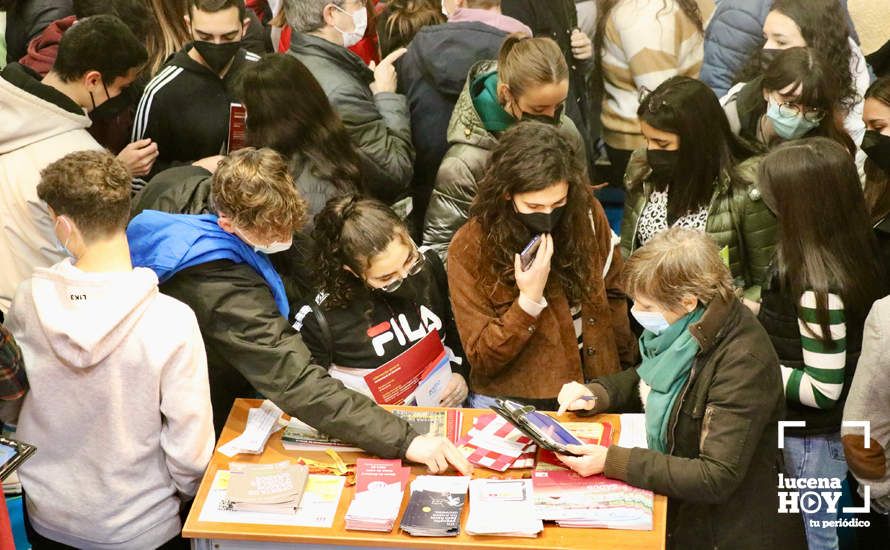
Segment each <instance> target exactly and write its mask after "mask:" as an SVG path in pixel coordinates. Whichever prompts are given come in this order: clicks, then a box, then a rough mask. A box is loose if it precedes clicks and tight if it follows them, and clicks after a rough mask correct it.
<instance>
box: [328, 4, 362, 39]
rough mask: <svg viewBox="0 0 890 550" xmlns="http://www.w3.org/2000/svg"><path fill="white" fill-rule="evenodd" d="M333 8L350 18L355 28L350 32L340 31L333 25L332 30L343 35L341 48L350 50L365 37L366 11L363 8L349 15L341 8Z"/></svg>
mask: <svg viewBox="0 0 890 550" xmlns="http://www.w3.org/2000/svg"><path fill="white" fill-rule="evenodd" d="M334 7H335V8H337V9H338V10H340V11H342V12H343V13H345V14H346V15H348V16H350V17H352V24H353V25H354V26H355V30H354V31H352V32H345V31H342V30H340V28H339V27H337V26H336V25H334V28H335V29H337V30H338V31H340V34H342V35H343V46H345V47H347V48H351V47H353V46H355V45H356V44H358V43H359V42H360V41H361V39H362V38H363V37H364V36H365V31H366V30H368V10H367V9H365V7H364V6H363V7H362V8H360V9H359V10H357V11H355V12H353V13H349V12H348V11H346V10H344V9H343V8H340V7H337V6H334Z"/></svg>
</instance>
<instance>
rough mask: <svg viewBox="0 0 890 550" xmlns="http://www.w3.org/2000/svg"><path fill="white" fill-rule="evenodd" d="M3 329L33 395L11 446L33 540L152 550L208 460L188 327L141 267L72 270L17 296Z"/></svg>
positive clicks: (50, 274) (42, 275)
mask: <svg viewBox="0 0 890 550" xmlns="http://www.w3.org/2000/svg"><path fill="white" fill-rule="evenodd" d="M9 327H10V329H11V331H12V332H13V334H14V335H15V337H16V339H17V340H18V342H19V345H20V347H21V349H22V354H23V357H24V360H25V365H26V372H27V375H28V381H29V382H30V387H31V389H30V391H29V393H28V394H27V395H26V396H25V398H24V402H23V404H22V410H21V413H20V415H19V425H18V431H17V435H18V437H19V438H21V439H22V440H23V441H27V442H29V443H32V444H34V445H36V446H37V452H36V453H35V455H34V456H33V457H32V458H31V459H30V460H29V461H27V462H26V463H25V464H23V465H22V466H21V468H20V469H19V476H20V478H21V481H22V487H23V489H24V491H25V493H26V495H27V503H26V504H27V506H28V514H29V516H30V520H31V522H32V523H33V524H34V528H35V529H36V530H37V532H38V533H40V534H41V535H43V536H45V537H48V538H51V539H53V540H56V541H59V542H62V543H64V544H68V545H71V546H74V547H77V548H100V549H112V548H114V549H117V548H121V549H124V548H126V549H133V548H155V547H157V546H158V545H160V544H163V543H164V542H165V541H167V540H169V539H170V538H172V537H174V536H176V535H177V534H178V533H179V531H180V530H181V525H180V520H179V515H178V514H179V506H180V495H187V496H191V495H194V494H195V492H196V485H197V483H198V481H199V479H200V477H201V475H202V474H203V472H204V469H205V468H206V467H207V463H208V462H209V460H210V456H211V454H212V452H213V443H214V434H213V418H212V412H211V408H210V390H209V386H208V380H207V359H206V356H205V353H204V344H203V342H202V340H201V334H200V332H199V331H198V324H197V321H196V320H195V315H194V313H193V312H192V310H191V309H189V308H188V306H186V305H185V304H183V303H181V302H179V301H177V300H174V299H173V298H170V297H168V296H164V295H163V294H160V293H159V292H158V280H157V277H156V276H155V274H154V273H153V272H152V271H150V270H148V269H143V268H136V269H135V270H133V271H132V272H122V273H86V272H83V271H80V270H79V269H77V268H76V267H74V266H73V265H72V263H71V260H70V259H67V260H64V261H62V262H60V263H58V264H56V265H54V266H53V267H51V268H47V269H37V270H36V271H35V272H34V275H33V276H32V277H31V279H28V280H26V281H25V282H23V283H22V285H21V286H20V287H19V288H18V291H17V292H16V295H15V299H14V300H13V304H12V308H11V310H10V313H9Z"/></svg>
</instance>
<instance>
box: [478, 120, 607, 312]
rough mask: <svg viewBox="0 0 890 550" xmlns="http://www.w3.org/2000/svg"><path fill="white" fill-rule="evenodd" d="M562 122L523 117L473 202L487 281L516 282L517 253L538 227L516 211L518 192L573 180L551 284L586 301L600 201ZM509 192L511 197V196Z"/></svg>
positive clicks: (496, 155) (499, 151) (557, 239)
mask: <svg viewBox="0 0 890 550" xmlns="http://www.w3.org/2000/svg"><path fill="white" fill-rule="evenodd" d="M581 158H582V157H581V156H580V155H578V154H577V151H576V150H575V147H573V146H572V144H571V142H569V141H568V140H567V139H566V138H565V137H563V136H562V134H561V133H560V131H559V129H557V128H556V127H554V126H552V125H549V124H543V123H541V122H519V123H518V124H516V125H515V126H513V127H512V128H510V129H509V130H507V131H506V132H504V134H503V135H502V136H501V139H500V141H499V142H498V145H497V147H495V149H494V151H493V152H492V154H491V160H490V161H489V163H488V167H487V168H486V170H485V175H484V176H483V177H482V179H481V180H480V181H479V189H478V192H477V194H476V199H475V200H474V201H473V204H472V206H471V208H470V215H471V216H474V217H475V218H476V219H477V220H478V221H479V224H480V225H481V226H482V238H481V241H480V243H479V246H480V248H481V249H482V250H483V251H485V253H484V255H483V256H484V258H485V260H484V261H485V262H486V263H487V264H488V265H487V266H486V267H487V269H483V270H482V274H483V275H482V277H483V281H485V283H487V284H489V285H491V286H494V284H496V283H501V284H503V285H505V286H513V285H514V284H515V282H516V274H515V273H514V270H513V268H514V263H513V255H514V254H515V253H517V252H519V251H520V250H522V248H523V247H524V246H525V245H526V243H528V241H529V239H531V238H532V236H533V234H532V232H531V231H530V230H529V229H528V228H526V227H525V225H523V224H522V222H521V221H520V220H519V218H518V217H517V216H516V207H515V205H514V203H513V200H512V197H513V196H514V195H517V194H520V193H530V192H535V191H541V190H543V189H547V188H548V187H551V186H553V185H557V184H559V183H562V182H566V183H568V186H569V189H568V196H567V200H566V206H565V211H564V213H563V215H562V218H561V220H560V222H559V224H558V226H557V227H556V228H555V229H554V231H553V241H554V242H555V243H557V244H556V248H555V250H554V252H553V258H552V259H551V262H550V265H551V269H552V274H551V277H550V280H549V281H548V283H547V285H548V288H550V286H551V284H553V283H556V284H559V285H561V286H562V288H563V290H564V292H565V294H566V296H567V297H568V298H569V301H570V303H573V304H577V303H579V302H581V301H582V300H583V299H584V298H585V297H586V296H588V295H589V293H590V292H591V291H592V287H591V279H592V277H593V275H594V273H595V271H596V270H595V268H594V266H595V265H597V262H596V261H595V258H598V257H599V255H600V253H599V251H598V250H597V241H596V236H595V235H594V232H593V226H592V223H591V208H592V207H593V206H592V204H593V202H594V198H593V194H592V193H591V191H590V186H589V184H588V180H587V175H586V173H585V168H584V166H583V162H582V160H581ZM506 197H511V198H510V199H507V198H506Z"/></svg>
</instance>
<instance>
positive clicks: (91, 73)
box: [0, 15, 148, 312]
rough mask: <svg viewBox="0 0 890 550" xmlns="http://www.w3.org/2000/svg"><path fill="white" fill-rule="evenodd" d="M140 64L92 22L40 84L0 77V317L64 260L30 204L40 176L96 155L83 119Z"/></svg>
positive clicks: (126, 44)
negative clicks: (30, 282) (84, 154)
mask: <svg viewBox="0 0 890 550" xmlns="http://www.w3.org/2000/svg"><path fill="white" fill-rule="evenodd" d="M147 59H148V53H147V52H146V50H145V47H144V46H143V45H142V44H140V43H139V41H138V40H137V39H136V37H135V36H133V33H132V32H131V31H130V30H129V29H128V28H127V27H126V26H125V25H124V24H123V23H122V22H121V21H120V20H119V19H117V18H116V17H113V16H110V15H97V16H95V17H89V18H87V19H85V20H83V21H82V22H80V23H78V24H77V25H75V26H74V27H72V28H71V29H70V30H69V31H68V32H66V33H65V35H64V36H63V37H62V41H61V43H60V44H59V53H58V57H57V58H56V61H55V64H54V65H53V69H52V70H51V71H50V72H49V74H47V75H46V76H45V77H44V78H43V79H42V80H40V79H39V77H37V76H36V74H35V73H33V72H32V71H31V70H30V69H27V68H25V67H23V66H22V65H19V64H18V63H11V64H10V65H8V66H7V67H6V68H5V69H4V70H3V72H2V73H0V111H2V113H3V114H2V123H0V125H2V128H3V131H2V132H0V212H3V215H2V216H0V312H5V311H7V310H8V308H9V304H10V301H11V300H12V295H13V293H14V292H15V288H16V287H17V286H18V284H19V283H20V282H22V281H23V280H24V279H26V278H28V277H30V276H31V272H32V271H33V270H34V269H35V268H37V267H49V266H51V265H53V264H55V263H57V262H59V261H60V260H61V259H63V258H64V257H65V256H67V255H68V254H67V252H66V251H64V250H60V249H59V248H58V246H57V245H58V241H57V239H56V238H55V235H54V234H53V227H52V223H51V221H50V216H49V212H48V211H47V209H46V205H45V204H44V203H43V202H42V201H40V200H39V199H38V198H37V192H36V189H37V184H38V182H39V181H40V170H42V169H43V168H44V167H45V166H47V165H48V164H50V163H51V162H53V161H55V160H57V159H59V158H61V157H63V156H65V155H66V154H68V153H71V152H74V151H81V150H85V149H91V150H101V148H102V147H101V146H100V145H99V144H98V143H97V142H96V140H95V139H93V138H92V136H90V134H89V133H87V128H88V127H89V126H90V119H89V118H88V117H87V115H86V114H85V113H88V112H91V111H93V110H94V109H96V108H98V107H101V106H102V105H104V104H105V103H106V102H108V101H109V100H113V99H114V98H115V97H117V96H118V95H120V94H121V92H122V91H123V89H124V88H126V87H127V86H128V85H129V84H130V83H131V82H133V80H134V79H135V78H136V76H137V74H138V71H139V68H140V67H141V66H142V65H143V64H144V63H145V62H146V60H147Z"/></svg>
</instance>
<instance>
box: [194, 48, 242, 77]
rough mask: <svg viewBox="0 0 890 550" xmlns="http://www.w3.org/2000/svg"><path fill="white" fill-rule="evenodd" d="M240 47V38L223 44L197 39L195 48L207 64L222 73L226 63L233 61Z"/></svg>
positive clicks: (216, 71)
mask: <svg viewBox="0 0 890 550" xmlns="http://www.w3.org/2000/svg"><path fill="white" fill-rule="evenodd" d="M240 47H241V41H240V40H236V41H234V42H223V43H222V44H215V43H213V42H204V41H202V40H197V41H195V49H196V50H198V53H199V54H201V57H203V58H204V61H205V62H206V63H207V66H208V67H210V69H211V70H212V71H214V72H215V73H217V74H219V73H221V72H222V71H223V69H225V68H226V65H228V64H229V62H230V61H232V58H233V57H235V54H236V53H238V49H239V48H240Z"/></svg>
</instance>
